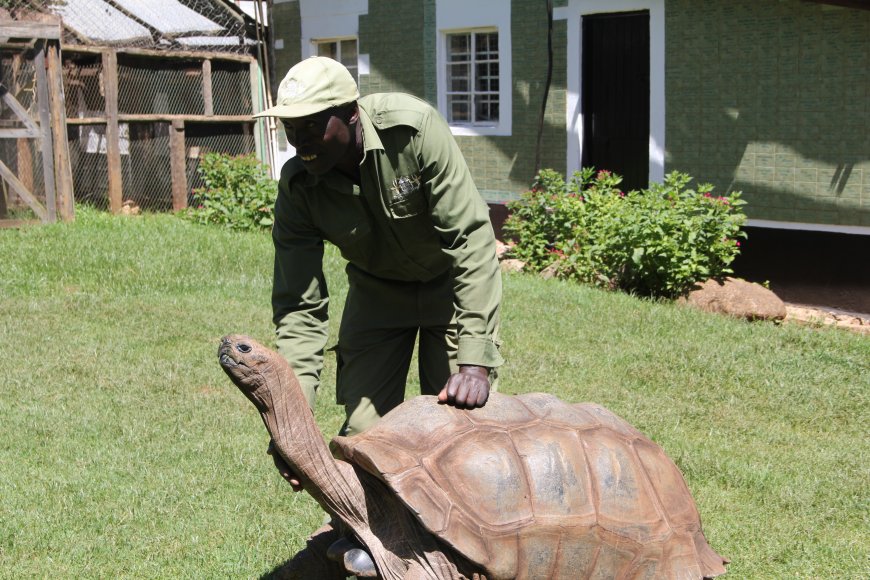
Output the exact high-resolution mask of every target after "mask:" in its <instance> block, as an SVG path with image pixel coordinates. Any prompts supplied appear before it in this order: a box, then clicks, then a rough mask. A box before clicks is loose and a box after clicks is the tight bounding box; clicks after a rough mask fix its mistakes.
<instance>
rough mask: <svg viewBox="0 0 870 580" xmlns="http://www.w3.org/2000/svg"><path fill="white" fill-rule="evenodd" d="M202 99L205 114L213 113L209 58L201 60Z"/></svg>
mask: <svg viewBox="0 0 870 580" xmlns="http://www.w3.org/2000/svg"><path fill="white" fill-rule="evenodd" d="M202 100H203V103H204V104H205V114H206V115H208V116H209V117H211V116H212V115H214V97H213V96H212V83H211V59H210V58H207V59H205V60H204V61H202Z"/></svg>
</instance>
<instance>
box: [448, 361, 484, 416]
mask: <svg viewBox="0 0 870 580" xmlns="http://www.w3.org/2000/svg"><path fill="white" fill-rule="evenodd" d="M488 398H489V369H488V368H486V367H479V366H475V365H461V366H460V367H459V372H458V373H455V374H452V375H450V378H449V379H447V385H445V386H444V388H443V389H441V392H440V393H438V402H439V403H447V404H448V405H453V406H454V407H457V408H459V409H474V408H475V407H483V406H484V405H485V404H486V400H487V399H488Z"/></svg>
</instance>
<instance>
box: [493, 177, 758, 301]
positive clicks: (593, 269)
mask: <svg viewBox="0 0 870 580" xmlns="http://www.w3.org/2000/svg"><path fill="white" fill-rule="evenodd" d="M691 181H692V178H691V177H690V176H689V175H687V174H684V173H680V172H676V171H675V172H672V173H669V174H668V175H666V176H665V179H664V182H663V183H656V184H653V185H652V186H651V187H650V188H649V189H646V190H641V191H630V192H627V193H626V192H623V191H621V190H620V189H619V184H620V183H621V182H622V178H621V177H619V176H618V175H616V174H613V173H610V172H609V171H606V170H601V171H597V172H596V171H595V170H594V169H593V168H584V169H583V170H582V171H579V172H575V173H574V174H573V175H572V176H571V178H570V179H569V180H567V181H566V180H565V179H564V178H563V177H562V175H561V174H559V173H558V172H556V171H553V170H551V169H546V170H543V171H541V173H540V174H539V175H538V176H537V178H536V180H535V183H534V185H533V187H532V188H531V190H530V191H528V192H526V193H525V194H523V196H522V197H521V199H520V200H518V201H514V202H511V203H509V204H508V209H510V210H511V215H510V217H509V218H508V220H507V222H506V223H505V230H506V231H507V232H508V234H509V235H511V237H513V238H514V241H515V242H516V246H515V247H514V250H513V252H514V253H515V254H516V256H517V257H518V258H519V259H521V260H524V261H525V262H526V264H527V266H528V267H530V268H532V269H535V270H543V269H545V268H550V269H551V271H552V272H553V273H554V274H555V275H557V276H559V277H563V278H569V279H574V280H578V281H581V282H585V283H590V284H594V285H596V286H603V287H607V288H611V289H620V290H624V291H627V292H633V293H637V294H641V295H648V296H661V297H668V298H673V297H676V296H679V295H681V294H684V293H685V292H687V291H688V290H689V289H691V287H692V286H693V285H694V284H695V283H696V282H700V281H703V280H706V279H708V278H715V277H720V276H722V275H725V274H730V273H732V270H731V269H730V267H729V265H730V264H731V263H732V262H733V261H734V259H735V258H736V257H737V255H738V254H739V252H740V241H739V239H740V238H744V237H745V235H746V234H745V233H744V232H743V231H741V229H740V228H741V226H742V225H743V224H744V222H745V221H746V216H745V215H744V214H743V212H742V210H740V206H742V205H744V203H745V202H744V201H743V200H742V199H740V193H739V192H735V193H731V194H729V195H727V196H714V195H713V194H712V190H713V187H712V186H711V185H709V184H700V185H698V187H697V189H696V190H693V189H689V188H688V185H689V183H690V182H691Z"/></svg>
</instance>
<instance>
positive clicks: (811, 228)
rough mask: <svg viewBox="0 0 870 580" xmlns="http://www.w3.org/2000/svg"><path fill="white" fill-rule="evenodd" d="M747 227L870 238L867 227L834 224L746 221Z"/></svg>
mask: <svg viewBox="0 0 870 580" xmlns="http://www.w3.org/2000/svg"><path fill="white" fill-rule="evenodd" d="M746 225H747V226H750V227H753V228H771V229H779V230H805V231H808V232H833V233H836V234H857V235H863V236H870V227H867V226H837V225H832V224H809V223H804V222H778V221H774V220H754V219H750V220H746Z"/></svg>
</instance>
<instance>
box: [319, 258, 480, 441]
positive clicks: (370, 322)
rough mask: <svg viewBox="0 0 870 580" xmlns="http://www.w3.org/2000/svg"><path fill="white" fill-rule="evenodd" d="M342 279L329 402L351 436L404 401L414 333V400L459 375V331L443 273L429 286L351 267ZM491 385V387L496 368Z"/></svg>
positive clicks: (433, 392)
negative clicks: (341, 411) (340, 411)
mask: <svg viewBox="0 0 870 580" xmlns="http://www.w3.org/2000/svg"><path fill="white" fill-rule="evenodd" d="M347 275H348V282H349V287H348V292H347V300H346V302H345V306H344V314H343V315H342V319H341V326H340V327H339V332H338V344H337V345H336V346H335V349H334V350H335V351H336V355H337V358H338V372H337V381H336V382H337V384H336V398H337V400H338V404H339V405H344V407H345V411H346V413H347V420H346V421H345V424H344V426H343V427H342V429H341V434H342V435H355V434H357V433H361V432H363V431H365V430H366V429H368V428H369V427H371V426H372V425H374V424H375V423H376V422H377V421H378V420H379V419H380V418H381V417H382V416H383V415H384V414H386V413H387V411H389V410H390V409H392V408H394V407H396V406H397V405H399V404H401V403H402V401H403V400H404V399H405V383H406V381H407V376H408V370H409V368H410V366H411V359H412V357H413V353H414V345H415V343H416V342H417V337H418V335H419V347H418V355H417V359H418V371H419V375H420V391H421V394H424V395H437V394H438V393H439V392H440V391H441V389H443V388H444V385H445V384H446V382H447V379H448V378H449V377H450V375H451V374H453V373H455V372H457V371H458V370H459V368H458V365H457V362H456V351H457V338H458V335H457V333H458V326H457V324H456V320H455V311H456V309H455V307H454V305H453V288H454V285H455V282H454V280H453V278H452V276H451V274H450V272H449V271H448V272H446V273H445V274H442V275H440V276H438V277H437V278H435V279H433V280H430V281H428V282H401V281H395V280H384V279H382V278H377V277H375V276H372V275H370V274H367V273H365V272H364V271H362V270H360V269H359V268H356V267H355V266H353V265H348V266H347ZM490 381H491V382H492V383H494V381H495V369H493V371H492V373H491V377H490ZM494 387H495V385H494V384H493V390H494Z"/></svg>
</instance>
